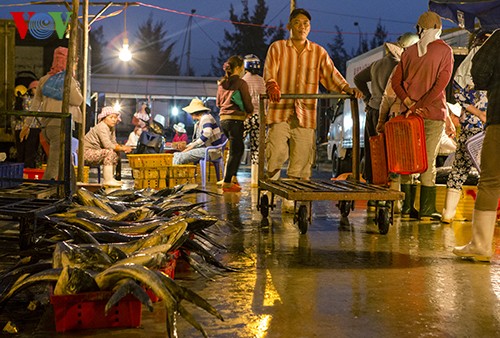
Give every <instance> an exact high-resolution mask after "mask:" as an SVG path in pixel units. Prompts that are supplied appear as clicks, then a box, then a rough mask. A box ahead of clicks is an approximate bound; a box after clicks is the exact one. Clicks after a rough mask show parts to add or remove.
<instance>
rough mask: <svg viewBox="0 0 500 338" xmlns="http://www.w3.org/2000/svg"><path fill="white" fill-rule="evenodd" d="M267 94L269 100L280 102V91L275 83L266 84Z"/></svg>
mask: <svg viewBox="0 0 500 338" xmlns="http://www.w3.org/2000/svg"><path fill="white" fill-rule="evenodd" d="M267 95H269V100H271V102H280V99H281V91H280V87H279V86H278V84H277V83H272V84H271V85H269V86H267Z"/></svg>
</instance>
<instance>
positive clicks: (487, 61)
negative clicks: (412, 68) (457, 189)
mask: <svg viewBox="0 0 500 338" xmlns="http://www.w3.org/2000/svg"><path fill="white" fill-rule="evenodd" d="M498 55H500V29H497V30H495V31H494V32H493V33H492V34H491V36H490V37H489V38H488V39H487V40H486V41H485V42H484V43H483V44H482V46H481V48H480V49H479V50H478V51H477V52H476V54H475V55H474V57H473V58H472V67H471V71H470V72H471V75H472V80H473V82H474V88H475V89H476V90H486V91H487V96H488V108H487V110H486V125H485V136H484V141H483V148H482V150H481V177H479V184H478V186H477V197H476V202H475V203H474V210H473V212H472V238H471V240H470V241H469V243H467V244H466V245H463V246H457V247H455V248H454V249H453V253H454V254H455V255H457V256H460V257H464V258H468V259H473V260H477V261H486V262H488V261H490V259H491V256H492V255H493V253H494V251H493V242H494V241H493V237H494V234H495V226H496V223H497V206H498V199H499V198H500V170H498V167H499V166H500V153H499V151H498V145H499V144H500V105H499V104H500V58H499V57H498Z"/></svg>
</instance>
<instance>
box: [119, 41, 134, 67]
mask: <svg viewBox="0 0 500 338" xmlns="http://www.w3.org/2000/svg"><path fill="white" fill-rule="evenodd" d="M118 57H119V58H120V60H122V61H125V62H128V61H130V60H132V53H131V52H130V50H129V49H128V39H127V38H125V39H123V46H122V49H121V50H120V54H119V55H118Z"/></svg>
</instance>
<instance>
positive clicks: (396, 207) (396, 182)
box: [389, 175, 403, 214]
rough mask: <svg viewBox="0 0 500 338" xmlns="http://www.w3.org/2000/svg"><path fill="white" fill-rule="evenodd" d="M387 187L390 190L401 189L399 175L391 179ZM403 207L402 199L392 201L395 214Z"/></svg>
mask: <svg viewBox="0 0 500 338" xmlns="http://www.w3.org/2000/svg"><path fill="white" fill-rule="evenodd" d="M389 188H390V189H391V190H397V191H401V176H399V175H398V178H395V179H393V180H391V183H390V186H389ZM402 207H403V201H402V200H396V201H394V212H395V213H396V214H400V213H401V208H402Z"/></svg>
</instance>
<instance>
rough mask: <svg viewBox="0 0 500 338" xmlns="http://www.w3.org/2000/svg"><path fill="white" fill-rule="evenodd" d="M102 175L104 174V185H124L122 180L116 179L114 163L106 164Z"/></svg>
mask: <svg viewBox="0 0 500 338" xmlns="http://www.w3.org/2000/svg"><path fill="white" fill-rule="evenodd" d="M102 175H103V176H104V180H103V182H102V184H103V185H106V186H108V187H120V186H121V185H122V182H121V181H117V180H115V177H114V176H115V171H114V168H113V166H112V165H104V166H103V168H102Z"/></svg>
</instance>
